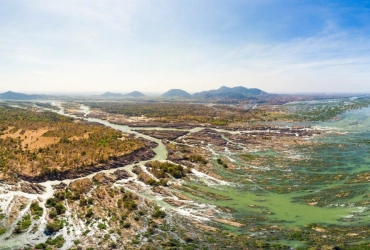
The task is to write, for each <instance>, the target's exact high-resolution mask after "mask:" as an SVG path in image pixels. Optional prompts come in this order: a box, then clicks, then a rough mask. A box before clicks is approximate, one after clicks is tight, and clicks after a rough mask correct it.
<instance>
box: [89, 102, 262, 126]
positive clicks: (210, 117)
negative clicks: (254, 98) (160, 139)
mask: <svg viewBox="0 0 370 250" xmlns="http://www.w3.org/2000/svg"><path fill="white" fill-rule="evenodd" d="M84 104H85V105H88V106H89V107H91V108H93V109H94V108H96V109H101V110H103V111H105V112H107V113H112V114H122V115H127V116H136V117H137V116H142V115H143V116H145V117H148V118H154V119H155V120H156V121H159V122H173V121H176V122H197V123H210V124H212V125H215V126H225V125H228V124H231V123H235V122H247V121H250V120H264V117H263V114H264V111H261V110H258V109H253V110H249V109H245V108H243V107H242V106H226V105H214V106H206V105H203V104H189V103H157V102H154V103H129V102H127V103H112V102H85V103H84Z"/></svg>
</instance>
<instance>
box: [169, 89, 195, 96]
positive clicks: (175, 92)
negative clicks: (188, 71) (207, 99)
mask: <svg viewBox="0 0 370 250" xmlns="http://www.w3.org/2000/svg"><path fill="white" fill-rule="evenodd" d="M162 97H182V98H191V95H190V94H189V93H188V92H186V91H185V90H182V89H170V90H169V91H167V92H166V93H164V94H163V95H162Z"/></svg>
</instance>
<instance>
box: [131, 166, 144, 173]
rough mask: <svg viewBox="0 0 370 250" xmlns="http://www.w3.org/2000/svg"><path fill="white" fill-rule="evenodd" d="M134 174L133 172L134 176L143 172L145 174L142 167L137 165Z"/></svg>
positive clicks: (133, 170)
mask: <svg viewBox="0 0 370 250" xmlns="http://www.w3.org/2000/svg"><path fill="white" fill-rule="evenodd" d="M132 172H133V173H134V174H137V175H139V174H140V173H141V172H143V170H142V169H141V167H140V166H138V165H135V166H134V167H133V168H132Z"/></svg>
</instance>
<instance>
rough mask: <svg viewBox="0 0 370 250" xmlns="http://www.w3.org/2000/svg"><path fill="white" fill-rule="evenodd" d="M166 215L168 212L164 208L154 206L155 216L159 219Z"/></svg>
mask: <svg viewBox="0 0 370 250" xmlns="http://www.w3.org/2000/svg"><path fill="white" fill-rule="evenodd" d="M165 216H166V213H165V212H164V211H163V210H161V209H160V208H159V207H155V208H154V212H153V213H152V217H153V218H156V219H158V218H164V217H165Z"/></svg>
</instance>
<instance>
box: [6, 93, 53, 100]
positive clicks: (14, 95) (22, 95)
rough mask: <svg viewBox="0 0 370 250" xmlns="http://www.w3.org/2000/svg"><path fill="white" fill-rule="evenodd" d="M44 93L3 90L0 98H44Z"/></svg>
mask: <svg viewBox="0 0 370 250" xmlns="http://www.w3.org/2000/svg"><path fill="white" fill-rule="evenodd" d="M46 97H47V96H46V95H36V94H33V95H28V94H23V93H16V92H12V91H8V92H4V93H1V94H0V99H5V100H33V99H44V98H46Z"/></svg>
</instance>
